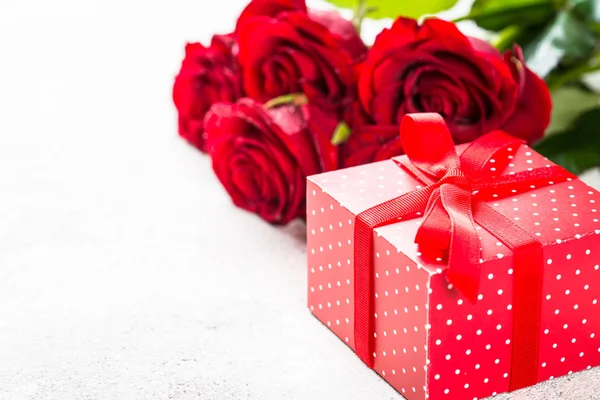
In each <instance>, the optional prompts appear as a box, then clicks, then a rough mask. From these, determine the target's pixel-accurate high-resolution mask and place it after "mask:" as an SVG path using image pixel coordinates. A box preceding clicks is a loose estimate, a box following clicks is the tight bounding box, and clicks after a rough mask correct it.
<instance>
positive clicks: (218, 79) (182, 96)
mask: <svg viewBox="0 0 600 400" xmlns="http://www.w3.org/2000/svg"><path fill="white" fill-rule="evenodd" d="M236 47H237V46H236V44H235V41H234V40H233V36H232V35H215V36H213V39H212V42H211V45H210V46H209V47H205V46H203V45H202V44H200V43H189V44H187V45H186V47H185V58H184V60H183V62H182V63H181V69H180V71H179V74H178V75H177V77H176V78H175V83H174V85H173V101H174V103H175V107H176V108H177V112H178V121H179V135H180V136H181V137H182V138H184V139H185V140H187V141H188V142H189V143H190V144H191V145H193V146H195V147H196V148H198V149H199V150H202V151H205V139H206V135H205V132H204V116H205V114H206V112H207V111H208V110H209V109H210V107H211V106H212V105H213V104H214V103H216V102H219V101H236V100H237V99H238V98H239V97H240V96H241V87H240V86H241V85H240V77H239V71H238V67H237V65H236V61H235V54H234V52H235V51H236Z"/></svg>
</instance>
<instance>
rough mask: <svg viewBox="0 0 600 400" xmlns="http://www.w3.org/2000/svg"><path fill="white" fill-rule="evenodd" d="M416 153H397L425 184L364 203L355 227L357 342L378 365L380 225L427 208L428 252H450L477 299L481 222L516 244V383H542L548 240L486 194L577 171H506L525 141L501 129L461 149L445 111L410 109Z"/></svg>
mask: <svg viewBox="0 0 600 400" xmlns="http://www.w3.org/2000/svg"><path fill="white" fill-rule="evenodd" d="M400 130H401V132H402V134H401V140H402V146H403V148H404V151H405V152H406V155H407V156H408V159H409V161H396V162H397V163H399V164H400V165H401V166H402V167H404V168H405V169H406V170H408V171H409V172H410V173H411V174H412V175H413V176H414V177H415V178H416V179H418V180H419V181H421V182H422V183H424V184H425V185H426V186H425V187H422V188H420V189H417V190H414V191H412V192H409V193H406V194H403V195H401V196H399V197H396V198H394V199H392V200H389V201H386V202H384V203H382V204H379V205H377V206H374V207H372V208H370V209H368V210H365V211H363V212H362V213H360V214H359V215H357V217H356V223H355V231H354V243H355V249H354V268H355V279H354V282H355V283H354V285H355V286H354V291H355V293H354V294H355V343H356V353H357V355H358V356H359V357H360V358H361V359H362V360H363V361H364V362H365V363H366V364H367V365H369V366H370V367H373V357H372V348H373V347H372V346H373V343H372V341H373V339H372V338H373V330H372V329H373V324H374V323H373V310H372V305H373V304H372V295H373V279H372V275H373V268H372V240H373V229H374V228H377V227H380V226H383V225H388V224H391V223H396V222H398V220H399V219H400V218H402V219H407V218H414V217H416V216H419V215H421V214H422V215H423V222H422V224H421V226H420V228H419V230H418V232H417V235H416V237H415V242H416V243H417V244H418V245H419V250H420V251H421V253H422V254H423V256H424V257H435V258H437V257H443V258H446V259H447V260H448V268H447V279H448V281H449V282H450V283H452V284H453V285H454V286H455V287H456V289H457V290H459V291H460V292H461V293H462V294H463V295H464V296H465V297H466V298H467V299H469V300H470V301H472V302H475V301H476V298H477V294H478V290H479V281H480V270H479V263H480V259H481V255H480V248H481V243H480V239H479V236H478V235H477V232H476V229H475V223H477V224H478V225H480V226H481V227H482V228H483V229H485V230H487V231H488V232H490V233H491V234H492V235H494V236H495V237H496V238H497V239H498V240H499V241H500V242H502V243H504V244H505V245H506V246H507V247H508V248H509V249H510V250H511V251H512V252H513V262H514V267H513V270H514V273H513V276H514V293H515V295H514V296H515V298H514V301H513V317H514V323H513V340H512V343H513V357H512V359H513V365H512V367H511V390H516V389H519V388H522V387H526V386H530V385H532V384H535V383H537V358H538V350H539V335H540V332H539V320H540V313H541V297H542V282H543V254H542V244H541V243H540V242H539V240H537V238H536V237H535V236H534V235H532V234H530V233H528V232H527V231H526V230H524V229H523V228H521V227H520V226H519V225H518V224H517V223H515V222H514V221H513V220H512V219H510V218H509V217H507V216H505V215H503V214H502V213H500V212H498V211H496V210H495V209H494V208H492V207H490V206H488V205H487V204H486V203H485V200H491V199H496V198H503V197H508V196H512V195H514V194H515V193H518V192H526V191H529V190H531V189H533V188H536V187H542V186H547V185H551V184H553V183H557V182H561V181H565V180H570V179H573V178H575V177H574V175H572V174H571V173H569V172H567V171H566V170H564V169H563V168H561V167H557V166H548V167H544V168H536V169H531V170H528V171H523V172H519V173H511V174H509V175H501V174H502V172H503V170H504V169H505V168H506V166H507V164H508V163H509V162H510V158H512V153H514V152H515V151H516V150H517V149H518V148H519V146H521V145H522V144H523V141H522V140H520V139H517V138H514V137H512V136H509V135H507V134H505V133H503V132H500V131H495V132H492V133H489V134H487V135H484V136H482V137H480V138H479V139H477V140H476V141H474V142H472V143H471V144H470V145H469V146H468V147H467V148H466V149H465V150H464V151H463V153H462V154H461V155H460V157H459V155H458V153H457V152H456V149H455V147H454V143H453V141H452V136H451V135H450V132H449V131H448V128H447V126H446V124H445V123H444V120H443V118H442V117H441V116H440V115H438V114H429V113H424V114H409V115H407V116H405V117H404V118H403V120H402V123H401V128H400Z"/></svg>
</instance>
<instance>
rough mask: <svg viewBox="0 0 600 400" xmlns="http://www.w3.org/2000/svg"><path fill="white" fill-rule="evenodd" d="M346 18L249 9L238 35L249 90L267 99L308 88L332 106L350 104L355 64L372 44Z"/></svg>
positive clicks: (310, 96)
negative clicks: (267, 13)
mask: <svg viewBox="0 0 600 400" xmlns="http://www.w3.org/2000/svg"><path fill="white" fill-rule="evenodd" d="M259 3H261V4H262V3H265V2H264V1H260V0H255V1H253V2H252V3H250V6H252V5H253V4H259ZM286 3H290V2H289V1H288V2H286ZM250 6H248V7H250ZM340 20H341V18H340V17H339V16H334V15H325V14H322V13H307V12H305V11H285V12H278V13H271V15H268V16H264V15H260V14H257V13H253V14H251V15H249V13H248V12H247V11H244V12H243V13H242V16H241V17H240V20H239V21H238V26H237V30H236V37H237V38H238V42H239V62H240V66H241V68H242V73H243V82H244V89H245V92H246V93H247V95H248V96H249V97H252V98H254V99H257V100H259V101H262V102H266V101H268V100H270V99H273V98H276V97H279V96H282V95H285V94H289V93H304V94H305V95H306V96H307V97H308V99H309V101H310V102H312V103H315V104H318V105H319V106H320V107H325V108H327V109H331V110H339V109H340V108H342V107H343V106H344V105H347V104H349V102H350V101H351V99H352V97H353V96H354V85H355V82H356V74H355V72H354V64H355V62H356V61H357V60H359V59H360V58H361V57H362V56H363V55H364V53H365V52H366V47H365V46H364V44H363V43H362V41H360V38H359V37H358V34H357V32H356V30H354V29H353V28H352V30H350V29H349V26H348V23H347V21H346V23H344V21H340ZM323 23H325V24H327V25H324V24H323ZM330 27H331V28H330Z"/></svg>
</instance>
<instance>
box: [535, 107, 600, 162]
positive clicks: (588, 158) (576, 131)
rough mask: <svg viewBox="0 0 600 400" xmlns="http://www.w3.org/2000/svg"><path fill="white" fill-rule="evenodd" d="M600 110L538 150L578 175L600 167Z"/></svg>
mask: <svg viewBox="0 0 600 400" xmlns="http://www.w3.org/2000/svg"><path fill="white" fill-rule="evenodd" d="M598 126H600V108H595V109H593V110H590V111H587V112H586V113H584V114H582V115H581V116H580V117H579V118H578V119H577V121H575V123H574V124H573V125H572V126H571V127H570V128H569V129H567V130H566V131H564V132H562V133H559V134H556V135H552V136H548V137H546V138H545V139H544V140H542V141H541V142H540V143H539V144H538V145H536V146H535V149H536V150H537V151H538V152H540V153H541V154H543V155H545V156H546V157H548V158H549V159H550V160H552V161H554V162H555V163H557V164H559V165H562V166H563V167H565V168H566V169H568V170H569V171H571V172H573V173H575V174H581V173H583V172H585V171H586V170H588V169H590V168H594V167H597V166H600V134H598Z"/></svg>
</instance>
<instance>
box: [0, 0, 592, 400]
mask: <svg viewBox="0 0 600 400" xmlns="http://www.w3.org/2000/svg"><path fill="white" fill-rule="evenodd" d="M243 3H244V1H243V0H221V2H220V3H219V2H217V3H215V2H210V4H211V5H210V6H209V5H208V4H209V3H208V2H206V1H197V0H196V1H193V0H189V1H183V0H179V1H169V2H167V1H161V2H141V1H140V2H138V1H133V0H130V1H118V0H104V1H102V0H95V1H94V0H53V1H52V2H49V1H42V0H40V1H35V0H2V2H1V3H0V110H1V112H0V399H2V400H5V399H6V400H8V399H10V400H24V399H56V400H71V399H77V400H79V399H94V400H95V399H102V400H104V399H106V400H114V399H150V398H155V399H176V400H182V399H190V400H191V399H201V400H228V399H234V400H238V399H256V400H281V399H294V400H295V399H297V400H330V399H344V400H353V399H356V400H358V399H361V400H363V399H369V400H393V399H400V398H401V397H400V395H398V394H397V393H396V392H395V391H394V390H392V389H391V388H390V387H389V386H388V385H386V384H385V383H384V382H383V381H382V380H381V379H379V378H378V377H377V376H376V375H375V374H374V373H372V372H370V371H369V370H368V369H367V368H366V367H364V366H363V365H362V364H361V363H360V362H359V361H358V360H357V359H356V358H355V356H354V355H353V354H352V352H351V351H349V350H348V349H347V348H346V347H345V346H344V345H343V344H342V343H341V342H339V341H338V340H337V339H335V338H334V336H333V335H332V334H330V333H329V332H328V331H327V330H326V329H325V328H324V327H322V326H321V325H320V324H319V323H318V322H317V321H316V320H315V319H313V318H312V317H311V316H310V314H309V312H308V311H307V310H306V309H305V270H304V263H305V257H304V239H303V232H302V231H303V226H302V224H294V225H292V226H289V227H287V228H284V229H275V228H273V227H270V226H268V225H266V224H264V223H262V222H261V221H259V220H258V219H257V218H255V217H253V216H251V215H248V214H246V213H244V212H241V211H239V210H237V209H235V208H234V207H233V206H232V205H231V204H230V201H229V199H228V197H227V196H226V194H225V193H224V191H223V190H222V189H221V188H220V186H219V184H218V183H217V181H216V179H215V178H214V176H213V175H212V173H211V171H210V165H209V164H210V163H209V160H208V159H207V158H206V157H204V156H201V155H199V154H198V153H197V152H196V151H194V150H192V149H191V148H189V147H188V146H187V145H185V144H184V143H183V142H182V141H181V140H179V139H178V138H177V137H176V134H175V119H174V113H173V109H172V106H171V103H170V89H171V87H170V86H171V82H172V77H173V75H174V73H175V72H176V69H177V67H178V63H179V60H180V57H181V54H182V46H183V42H184V41H185V40H187V39H190V40H194V39H207V38H208V37H209V35H210V33H211V32H213V31H218V30H219V31H227V30H228V29H230V28H231V27H232V26H233V16H234V15H235V14H237V12H238V11H239V9H240V8H241V6H242V4H243ZM314 3H317V2H313V4H314ZM215 4H221V5H225V4H227V7H226V8H225V9H222V10H219V11H215ZM595 179H596V182H598V179H597V178H595ZM599 388H600V372H599V371H598V370H595V371H588V372H585V373H582V374H578V375H575V376H572V377H569V378H567V379H560V380H556V381H554V382H552V383H549V384H544V385H540V386H539V387H537V388H535V389H531V390H527V391H522V392H519V393H516V394H513V395H506V396H499V397H498V398H499V399H523V400H525V399H540V400H555V399H556V400H558V399H567V400H583V399H597V398H598V396H597V395H596V394H595V393H596V392H595V391H597V390H598V389H599Z"/></svg>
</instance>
